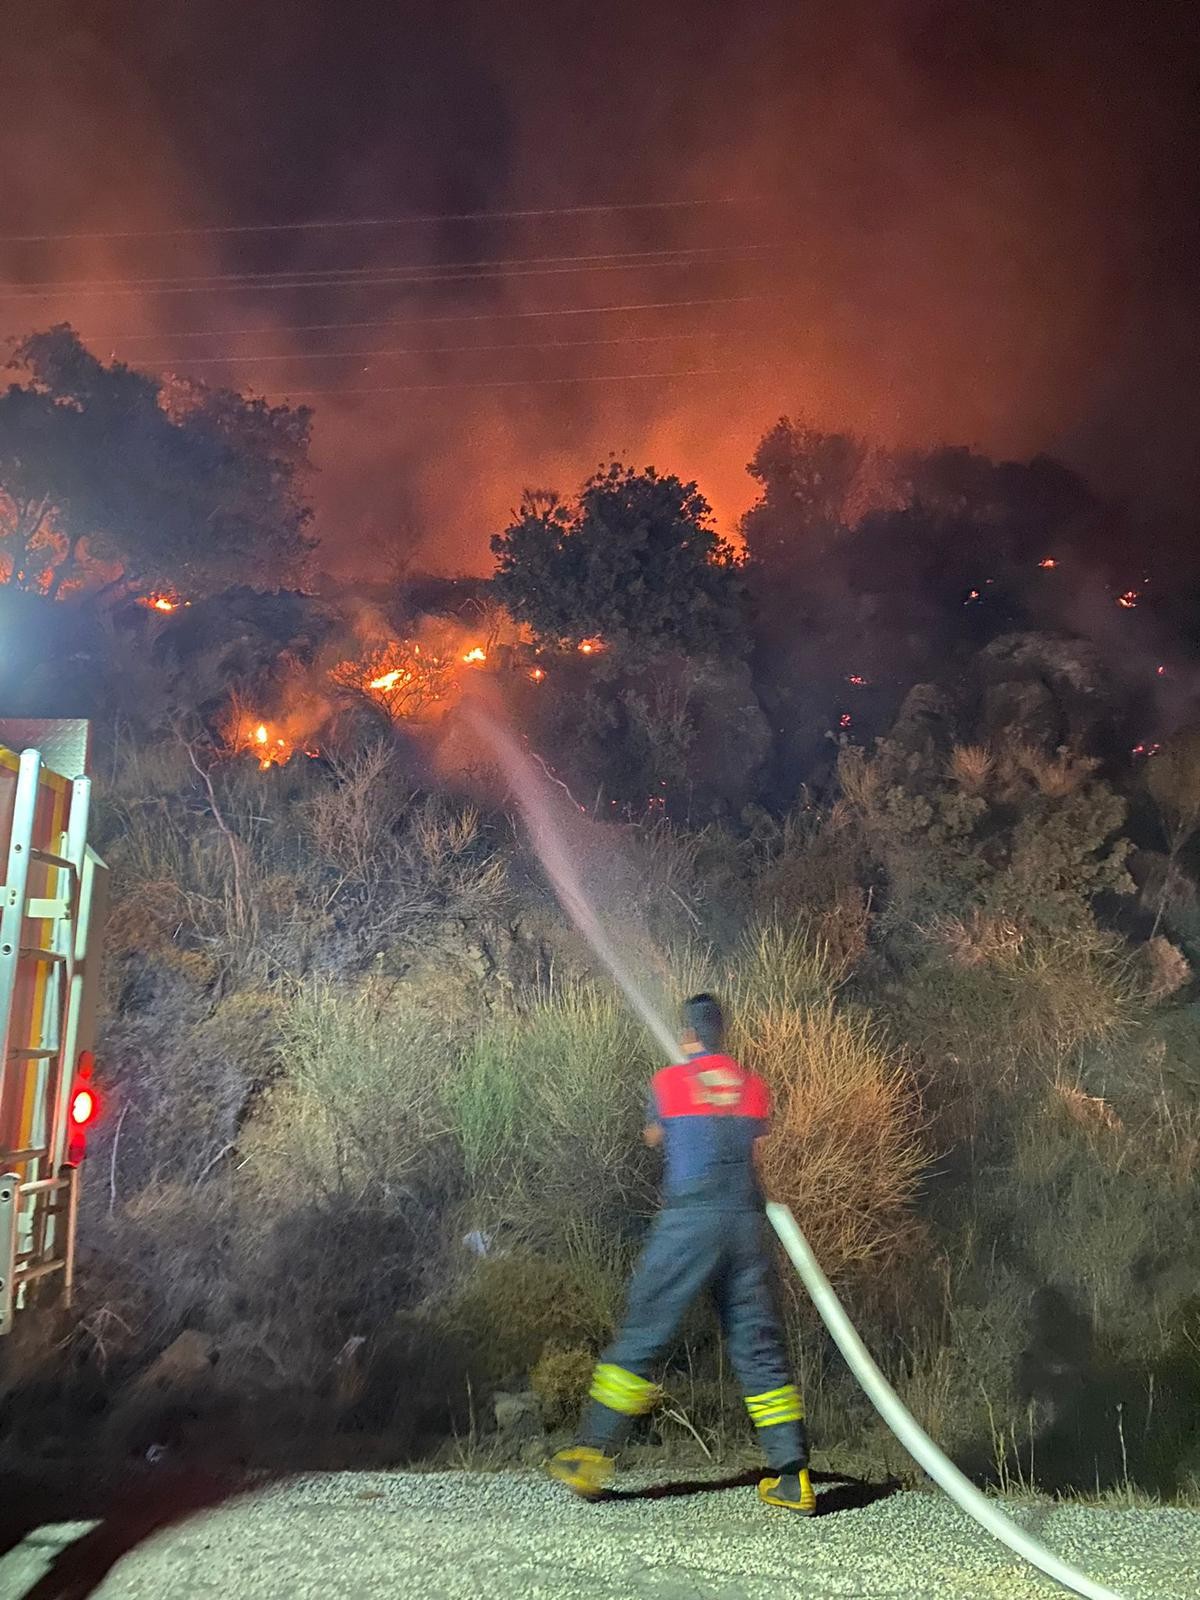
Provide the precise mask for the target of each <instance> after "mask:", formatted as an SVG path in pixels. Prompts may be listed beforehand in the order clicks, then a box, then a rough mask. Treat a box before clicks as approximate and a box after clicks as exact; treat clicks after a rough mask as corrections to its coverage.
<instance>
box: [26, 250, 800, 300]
mask: <svg viewBox="0 0 1200 1600" xmlns="http://www.w3.org/2000/svg"><path fill="white" fill-rule="evenodd" d="M782 248H784V247H783V246H781V245H777V244H734V245H730V244H716V245H677V246H674V247H673V248H671V249H667V250H604V251H599V250H595V251H586V252H583V253H581V254H577V255H565V256H551V255H541V256H497V257H494V258H491V259H487V258H484V259H481V260H473V261H430V262H425V263H421V262H401V263H397V264H395V265H386V264H384V263H382V262H375V263H374V264H373V265H371V266H366V267H283V268H277V269H276V270H274V271H271V272H208V273H192V274H191V275H189V276H184V277H173V278H33V279H30V280H29V281H28V282H26V283H13V282H8V283H5V282H3V281H2V280H0V289H5V290H12V291H15V292H19V293H26V292H31V291H32V290H34V289H52V290H54V291H55V292H58V291H59V290H68V289H172V288H176V287H199V288H209V287H215V288H224V287H225V286H226V285H229V284H232V285H235V286H236V285H241V284H247V283H248V284H255V283H265V284H270V283H272V282H274V281H275V280H278V279H287V280H288V281H289V282H291V281H292V280H293V279H294V280H296V281H297V282H303V281H305V280H307V279H310V278H311V279H314V280H315V279H326V278H338V279H340V278H347V279H349V280H351V281H353V280H354V279H356V278H365V277H370V276H373V275H376V274H379V273H385V272H387V273H391V272H402V273H411V274H413V275H414V276H420V277H421V278H425V277H436V276H437V275H438V274H440V273H443V272H476V271H480V270H482V269H483V268H484V267H556V266H574V265H582V264H586V263H589V262H610V261H611V262H616V263H617V264H622V263H625V262H630V263H637V262H641V261H658V260H663V259H665V258H667V257H674V256H713V255H725V254H728V252H729V251H731V250H733V251H736V252H737V253H738V254H739V255H740V254H743V253H745V254H756V253H758V252H760V251H764V250H779V249H782Z"/></svg>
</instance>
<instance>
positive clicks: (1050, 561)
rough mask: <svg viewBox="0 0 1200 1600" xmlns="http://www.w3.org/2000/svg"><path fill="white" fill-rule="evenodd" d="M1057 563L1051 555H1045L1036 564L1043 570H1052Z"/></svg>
mask: <svg viewBox="0 0 1200 1600" xmlns="http://www.w3.org/2000/svg"><path fill="white" fill-rule="evenodd" d="M1057 565H1058V562H1057V561H1056V560H1055V559H1054V557H1053V556H1047V557H1046V558H1045V560H1044V561H1039V562H1038V566H1039V567H1041V568H1042V570H1043V571H1044V572H1053V570H1054V568H1055V567H1056V566H1057Z"/></svg>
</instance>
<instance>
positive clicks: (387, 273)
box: [0, 247, 747, 301]
mask: <svg viewBox="0 0 1200 1600" xmlns="http://www.w3.org/2000/svg"><path fill="white" fill-rule="evenodd" d="M746 259H747V252H746V250H744V249H743V250H740V251H739V250H738V249H737V248H736V247H731V248H730V250H729V252H728V253H727V254H725V255H724V256H709V257H706V258H705V261H704V262H698V261H695V260H687V259H681V258H680V257H679V256H678V255H675V256H672V258H671V259H669V260H661V259H655V260H649V261H621V262H611V263H604V262H597V263H594V264H589V265H585V266H579V265H574V266H554V267H519V268H516V269H513V268H502V269H500V270H498V271H493V270H490V269H489V270H487V271H483V272H479V271H458V270H455V269H452V270H451V271H449V272H440V271H439V272H436V273H435V272H422V273H414V272H411V271H408V270H405V269H392V270H388V269H382V270H380V271H379V272H378V273H377V274H375V273H372V274H371V275H364V276H362V277H353V276H347V275H346V274H345V273H344V272H343V273H340V274H337V275H336V276H335V275H331V276H329V277H328V278H323V279H321V280H320V281H314V280H311V279H296V278H294V277H281V278H280V279H277V280H272V281H270V282H258V281H255V282H247V283H237V284H227V283H220V284H213V285H207V284H200V285H198V284H190V285H181V286H178V287H167V288H147V287H145V286H140V285H131V286H129V287H124V286H122V284H121V280H120V279H114V280H113V281H112V284H111V285H108V284H106V285H99V284H97V285H95V286H94V287H79V288H70V287H67V286H56V287H47V288H34V289H22V288H15V287H13V286H12V285H8V286H4V287H0V301H24V300H54V299H58V298H59V297H60V296H62V295H64V294H67V295H70V296H71V297H74V296H77V295H79V296H83V297H86V298H88V299H117V298H124V297H127V296H130V295H134V296H140V295H146V294H153V295H180V294H189V295H190V294H225V293H229V292H230V291H232V290H236V291H237V292H239V293H251V292H254V291H262V290H266V291H267V292H269V293H272V294H278V293H282V292H284V291H288V292H294V291H298V290H302V289H370V288H383V287H394V288H401V287H404V286H406V285H421V284H432V285H435V286H440V285H442V284H460V283H486V282H489V281H492V280H494V279H497V278H501V279H513V278H541V277H561V276H564V275H576V274H579V273H588V272H649V271H652V270H654V269H657V268H664V267H665V268H676V269H678V268H681V267H688V266H693V265H704V264H706V263H707V262H712V263H713V264H715V265H731V264H733V263H735V262H739V261H745V260H746Z"/></svg>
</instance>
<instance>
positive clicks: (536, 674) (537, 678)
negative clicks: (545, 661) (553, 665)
mask: <svg viewBox="0 0 1200 1600" xmlns="http://www.w3.org/2000/svg"><path fill="white" fill-rule="evenodd" d="M529 676H530V677H531V678H532V679H533V681H534V683H544V682H545V678H546V669H545V667H534V668H533V669H532V671H531V672H530V674H529Z"/></svg>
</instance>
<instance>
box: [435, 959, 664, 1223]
mask: <svg viewBox="0 0 1200 1600" xmlns="http://www.w3.org/2000/svg"><path fill="white" fill-rule="evenodd" d="M651 1063H652V1058H650V1059H648V1057H647V1047H646V1043H645V1041H644V1040H643V1039H642V1037H641V1035H640V1034H639V1031H638V1029H637V1028H636V1026H635V1024H634V1023H633V1022H632V1021H631V1019H630V1018H629V1016H628V1014H627V1012H626V1011H625V1010H624V1008H623V1007H622V1006H621V1005H620V1004H619V1002H618V1001H617V1000H616V999H614V998H612V997H610V996H608V995H605V994H603V993H602V992H600V991H599V990H597V989H595V988H593V987H591V986H589V985H587V984H572V985H569V986H565V987H561V988H559V989H557V990H556V991H555V992H553V993H552V994H550V995H549V996H548V997H547V998H545V999H544V1000H543V1001H541V1002H540V1003H538V1004H536V1005H535V1006H534V1007H533V1008H531V1010H529V1011H528V1012H527V1013H525V1014H524V1015H518V1014H516V1013H508V1014H503V1015H500V1016H498V1017H497V1018H496V1019H495V1020H494V1021H493V1022H491V1023H489V1024H488V1025H487V1026H486V1027H484V1028H483V1029H482V1030H481V1031H480V1032H479V1033H478V1034H477V1035H476V1037H475V1039H474V1040H473V1041H472V1042H471V1044H470V1045H469V1046H468V1047H467V1049H466V1050H465V1052H464V1054H463V1057H462V1060H461V1062H460V1064H459V1066H458V1068H457V1070H456V1072H455V1074H454V1076H453V1078H452V1080H451V1081H450V1083H449V1085H448V1096H449V1105H450V1108H451V1114H452V1117H453V1122H454V1127H455V1131H456V1133H457V1135H458V1138H459V1141H460V1143H461V1146H462V1150H463V1156H464V1160H465V1163H466V1170H467V1176H468V1179H469V1181H470V1184H471V1189H472V1193H473V1195H474V1197H475V1202H476V1205H477V1208H478V1210H479V1214H480V1217H481V1219H484V1220H483V1223H482V1225H484V1226H486V1227H487V1228H489V1229H496V1228H499V1229H501V1230H504V1229H511V1230H514V1231H515V1232H516V1233H518V1234H519V1235H520V1236H522V1237H524V1238H527V1239H529V1240H531V1241H534V1242H543V1241H546V1240H550V1239H556V1240H559V1241H561V1240H563V1239H564V1238H565V1237H567V1236H568V1235H569V1234H570V1231H571V1230H572V1229H573V1228H577V1227H580V1226H589V1225H596V1226H598V1227H599V1226H603V1227H611V1228H613V1229H614V1230H615V1231H616V1233H617V1234H623V1233H624V1232H626V1230H627V1229H628V1226H629V1221H630V1218H631V1215H636V1214H637V1212H639V1211H645V1210H646V1209H647V1207H648V1206H649V1204H650V1203H651V1195H652V1189H651V1186H650V1183H649V1181H648V1164H647V1161H646V1158H645V1152H644V1151H643V1150H642V1146H641V1140H640V1133H641V1129H642V1126H643V1124H644V1120H645V1105H646V1087H647V1082H648V1080H649V1077H650V1075H651V1073H652V1071H653V1070H654V1067H653V1065H652V1064H651Z"/></svg>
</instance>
